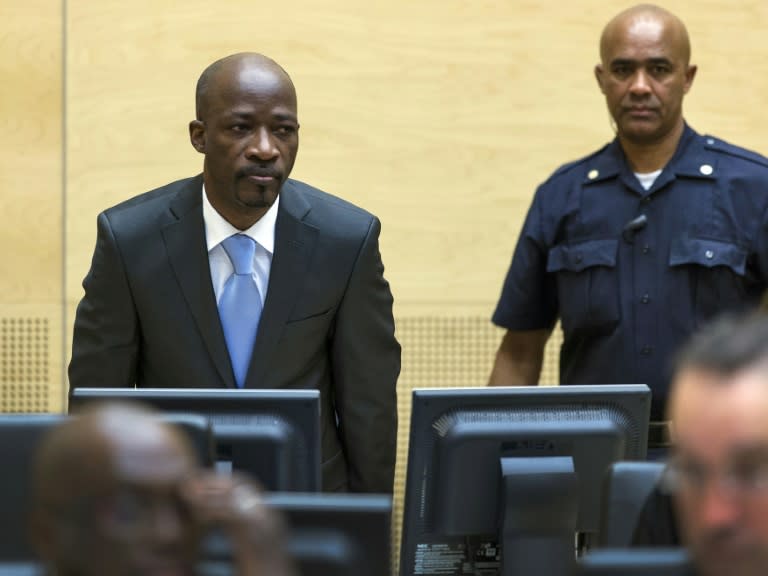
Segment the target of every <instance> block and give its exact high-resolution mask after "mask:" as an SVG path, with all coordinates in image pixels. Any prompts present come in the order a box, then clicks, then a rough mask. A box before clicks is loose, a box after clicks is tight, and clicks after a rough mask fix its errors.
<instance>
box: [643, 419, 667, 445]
mask: <svg viewBox="0 0 768 576" xmlns="http://www.w3.org/2000/svg"><path fill="white" fill-rule="evenodd" d="M669 425H670V422H669V421H666V422H649V423H648V448H661V447H667V446H669V444H670V433H669V429H670V426H669Z"/></svg>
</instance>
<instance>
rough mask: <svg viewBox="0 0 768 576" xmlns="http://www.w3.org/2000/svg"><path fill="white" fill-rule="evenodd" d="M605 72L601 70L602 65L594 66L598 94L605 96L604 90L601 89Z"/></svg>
mask: <svg viewBox="0 0 768 576" xmlns="http://www.w3.org/2000/svg"><path fill="white" fill-rule="evenodd" d="M604 72H605V69H604V68H603V65H602V64H596V65H595V80H597V85H598V86H599V87H600V92H602V93H603V94H605V89H604V88H603V73H604Z"/></svg>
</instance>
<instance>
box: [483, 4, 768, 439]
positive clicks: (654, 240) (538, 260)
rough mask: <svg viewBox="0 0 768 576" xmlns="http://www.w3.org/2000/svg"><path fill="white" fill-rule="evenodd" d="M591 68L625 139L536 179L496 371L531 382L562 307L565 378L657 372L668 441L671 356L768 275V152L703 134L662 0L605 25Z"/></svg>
mask: <svg viewBox="0 0 768 576" xmlns="http://www.w3.org/2000/svg"><path fill="white" fill-rule="evenodd" d="M600 57H601V62H600V63H599V64H598V65H597V66H596V67H595V76H596V78H597V83H598V85H599V86H600V90H601V91H602V93H603V94H604V95H605V99H606V102H607V105H608V109H609V111H610V114H611V117H612V118H613V121H614V123H615V129H616V134H617V137H616V139H615V140H614V141H613V142H612V143H610V144H608V145H607V146H605V147H604V148H602V149H601V150H598V151H597V152H595V153H593V154H591V155H589V156H587V157H585V158H583V159H582V160H579V161H577V162H574V163H571V164H567V165H565V166H563V167H561V168H560V169H559V170H557V171H556V172H555V173H554V174H553V175H552V176H551V177H550V178H549V179H548V180H547V181H546V182H544V183H543V184H542V185H541V186H540V187H539V189H538V190H537V191H536V195H535V197H534V200H533V204H532V205H531V207H530V210H529V212H528V216H527V219H526V221H525V225H524V227H523V230H522V232H521V235H520V238H519V241H518V244H517V248H516V250H515V253H514V257H513V260H512V265H511V267H510V269H509V272H508V274H507V277H506V280H505V282H504V286H503V290H502V294H501V298H500V300H499V303H498V306H497V308H496V311H495V313H494V315H493V321H494V323H496V324H497V325H499V326H501V327H503V328H506V329H507V332H506V334H505V336H504V338H503V341H502V343H501V346H500V348H499V351H498V353H497V356H496V362H495V364H494V367H493V372H492V374H491V378H490V384H491V385H525V384H536V383H537V382H538V379H539V372H540V370H541V364H542V358H543V351H544V345H545V343H546V340H547V338H548V337H549V335H550V333H551V331H552V329H553V327H554V325H555V323H556V322H557V320H558V318H559V319H560V320H561V324H562V328H563V334H564V342H563V347H562V350H561V354H560V374H561V381H562V383H563V384H608V383H611V384H621V383H626V384H648V386H649V387H650V388H651V390H652V392H653V405H652V410H651V420H652V425H651V428H650V430H649V445H650V446H659V445H662V446H663V445H664V444H665V443H666V441H667V434H666V432H667V426H666V424H665V423H664V422H663V420H664V413H665V404H666V399H667V388H668V383H669V379H670V373H671V356H672V355H673V354H674V353H675V351H676V350H677V348H678V347H679V346H680V345H681V344H682V343H683V342H684V341H685V340H687V338H688V337H689V335H690V334H691V333H692V332H694V331H695V330H696V329H697V328H698V327H700V326H701V325H702V324H703V323H705V322H707V321H708V320H710V319H711V318H712V317H714V316H716V315H718V314H720V313H721V312H724V311H731V310H734V309H737V308H749V307H757V306H758V305H759V302H760V299H761V297H762V294H763V292H764V290H765V288H766V281H767V280H768V222H766V220H767V219H768V159H766V158H765V157H763V156H760V155H759V154H756V153H754V152H750V151H747V150H744V149H743V148H739V147H736V146H733V145H731V144H728V143H726V142H724V141H722V140H720V139H718V138H714V137H710V136H702V135H700V134H698V133H696V132H695V131H694V130H693V129H691V128H690V127H689V126H688V125H687V124H686V122H685V120H684V118H683V112H682V101H683V97H684V96H685V94H686V93H687V92H688V90H689V89H690V87H691V85H692V83H693V80H694V77H695V75H696V66H693V65H691V64H690V43H689V39H688V33H687V31H686V28H685V25H684V24H683V23H682V22H681V21H680V20H679V19H678V18H677V17H676V16H674V15H673V14H671V13H669V12H668V11H666V10H664V9H662V8H660V7H657V6H651V5H647V4H644V5H639V6H635V7H633V8H630V9H628V10H626V11H624V12H622V13H620V14H619V15H617V16H616V17H615V18H613V19H612V20H611V21H610V22H609V23H608V24H607V26H606V27H605V29H604V31H603V34H602V37H601V40H600Z"/></svg>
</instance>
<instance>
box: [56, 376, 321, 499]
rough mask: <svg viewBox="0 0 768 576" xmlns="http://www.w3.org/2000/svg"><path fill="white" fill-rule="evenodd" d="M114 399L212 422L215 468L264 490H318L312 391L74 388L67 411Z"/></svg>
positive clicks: (316, 409) (316, 402)
mask: <svg viewBox="0 0 768 576" xmlns="http://www.w3.org/2000/svg"><path fill="white" fill-rule="evenodd" d="M116 399H126V400H132V401H136V402H143V403H145V404H149V405H151V406H154V407H156V408H157V409H159V410H162V411H164V412H172V413H182V414H202V415H204V416H205V417H206V418H208V420H209V421H210V422H211V425H212V426H213V434H214V437H215V439H216V454H217V466H218V467H219V469H226V468H228V467H231V469H234V470H240V471H243V472H246V473H248V474H250V475H252V476H254V477H256V478H257V479H258V480H259V482H260V483H261V484H262V486H263V487H264V488H265V489H266V490H279V491H299V492H315V491H319V490H320V392H319V391H317V390H231V389H199V388H189V389H186V388H167V389H166V388H163V389H159V388H158V389H155V388H76V389H75V390H73V391H72V395H71V397H70V411H72V410H77V408H78V407H80V406H82V405H84V404H86V403H87V402H93V401H96V400H99V401H102V400H116Z"/></svg>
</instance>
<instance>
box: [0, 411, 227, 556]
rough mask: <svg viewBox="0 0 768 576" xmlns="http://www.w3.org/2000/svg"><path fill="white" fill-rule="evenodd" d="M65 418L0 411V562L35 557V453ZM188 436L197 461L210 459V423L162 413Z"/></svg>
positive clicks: (190, 417)
mask: <svg viewBox="0 0 768 576" xmlns="http://www.w3.org/2000/svg"><path fill="white" fill-rule="evenodd" d="M66 418H67V416H66V415H63V414H0V470H2V472H0V511H2V513H0V562H16V561H19V562H23V561H26V560H30V559H32V558H34V557H35V554H34V551H33V550H32V546H31V544H30V542H29V541H28V529H27V527H28V521H29V514H30V510H31V502H30V497H31V490H30V487H31V486H32V476H33V472H34V470H33V467H34V461H35V454H36V453H37V449H38V446H39V445H40V441H41V440H42V439H43V437H44V436H45V434H47V433H48V431H49V430H50V429H51V428H52V427H54V426H56V425H58V424H60V423H62V422H63V421H64V420H65V419H66ZM163 419H164V420H166V421H170V422H171V423H173V424H175V425H178V426H180V427H181V428H182V429H183V430H184V431H185V432H186V433H187V435H188V436H189V438H190V441H191V442H192V445H193V446H194V448H195V450H196V452H197V456H198V458H199V459H200V461H201V462H202V463H203V464H205V465H208V466H211V465H212V463H213V440H212V435H211V430H210V425H209V424H208V422H207V421H206V420H205V419H204V418H203V417H202V416H197V417H195V416H191V415H189V416H173V417H169V416H167V415H164V416H163Z"/></svg>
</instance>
